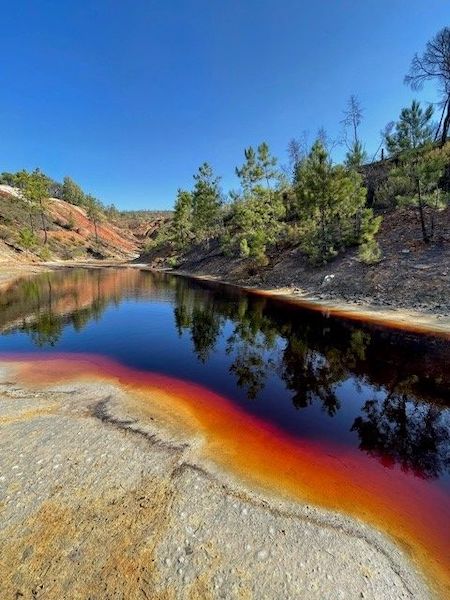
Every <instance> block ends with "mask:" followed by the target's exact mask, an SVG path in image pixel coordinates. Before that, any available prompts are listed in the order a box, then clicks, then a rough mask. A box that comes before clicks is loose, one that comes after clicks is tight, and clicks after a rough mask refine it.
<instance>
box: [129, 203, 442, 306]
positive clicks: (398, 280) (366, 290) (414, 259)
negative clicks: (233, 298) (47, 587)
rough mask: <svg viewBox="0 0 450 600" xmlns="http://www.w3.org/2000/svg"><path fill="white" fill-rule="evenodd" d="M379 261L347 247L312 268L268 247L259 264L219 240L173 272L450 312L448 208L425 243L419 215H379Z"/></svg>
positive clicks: (163, 260) (163, 257) (161, 262)
mask: <svg viewBox="0 0 450 600" xmlns="http://www.w3.org/2000/svg"><path fill="white" fill-rule="evenodd" d="M378 243H379V244H380V248H381V251H382V255H383V258H382V260H381V261H380V262H379V263H378V264H375V265H365V264H363V263H362V262H361V261H360V260H359V259H358V254H357V250H356V249H350V250H349V251H347V252H346V253H344V254H343V255H342V256H339V257H337V258H336V259H335V260H333V261H331V262H330V263H328V264H327V265H324V266H322V267H312V266H310V265H309V264H308V262H307V260H306V259H305V257H304V255H303V254H302V252H301V251H300V249H299V248H297V247H292V246H290V247H284V248H278V249H272V251H271V252H270V253H269V265H268V266H267V267H257V266H255V264H254V263H252V261H251V260H249V259H242V258H229V257H226V256H224V255H223V254H222V252H221V251H220V247H219V244H218V242H217V241H212V242H211V243H209V244H203V245H198V246H196V247H195V248H194V249H193V250H191V251H190V252H188V253H187V254H185V255H183V256H177V270H181V271H183V272H189V273H192V274H195V275H206V276H214V277H217V278H219V279H222V280H226V281H229V282H232V283H236V284H240V285H248V286H253V287H262V288H268V289H274V288H289V291H290V292H291V293H292V292H294V293H298V294H299V295H300V294H301V295H303V294H310V295H313V296H314V297H316V298H318V299H321V300H328V299H333V300H334V299H335V300H340V301H344V302H346V303H362V304H368V305H373V306H383V307H395V308H407V309H416V310H419V311H422V312H433V313H439V314H441V315H449V314H450V209H449V208H448V209H447V210H445V211H444V212H443V213H441V214H440V215H439V223H438V225H437V229H436V235H435V241H434V243H431V244H428V245H427V244H424V243H423V241H422V239H421V233H420V225H419V222H418V217H417V213H416V211H414V210H411V209H409V210H408V209H397V210H395V211H386V212H385V213H384V214H383V223H382V226H381V229H380V233H379V235H378ZM167 251H168V248H167V247H165V248H163V249H162V251H161V250H160V251H159V252H158V251H154V252H151V253H147V254H144V255H142V256H141V257H140V258H139V259H138V261H139V262H147V263H148V264H150V265H151V266H153V267H156V268H160V267H164V266H169V265H170V264H171V263H170V262H168V260H167V258H168V257H167Z"/></svg>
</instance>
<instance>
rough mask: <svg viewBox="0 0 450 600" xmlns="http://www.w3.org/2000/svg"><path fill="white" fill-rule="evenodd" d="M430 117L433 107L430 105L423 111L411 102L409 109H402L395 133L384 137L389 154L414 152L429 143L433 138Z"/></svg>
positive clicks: (416, 102)
mask: <svg viewBox="0 0 450 600" xmlns="http://www.w3.org/2000/svg"><path fill="white" fill-rule="evenodd" d="M432 117H433V107H432V106H431V105H430V106H428V107H427V108H426V109H425V110H423V109H422V108H421V106H420V102H418V101H417V100H413V102H412V104H411V107H409V108H403V109H402V111H401V113H400V118H399V120H398V122H397V123H396V124H395V132H394V133H392V134H387V135H386V146H387V149H388V152H389V154H390V155H391V156H392V155H396V154H399V153H401V152H405V151H408V150H415V149H416V148H420V147H421V146H423V145H424V144H427V143H428V142H430V141H431V140H432V136H433V128H432V124H431V119H432Z"/></svg>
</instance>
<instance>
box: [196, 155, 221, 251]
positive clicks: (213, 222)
mask: <svg viewBox="0 0 450 600" xmlns="http://www.w3.org/2000/svg"><path fill="white" fill-rule="evenodd" d="M194 179H195V185H194V190H193V192H192V231H193V233H194V235H195V238H196V239H197V241H202V240H205V239H208V238H210V237H212V236H213V235H215V234H216V233H217V230H218V227H219V224H220V216H221V215H220V213H221V207H222V199H221V194H220V188H219V181H220V178H219V177H216V176H215V175H214V172H213V170H212V168H211V167H210V165H209V164H208V163H206V162H205V163H203V164H202V165H201V167H199V169H198V173H197V174H196V175H194Z"/></svg>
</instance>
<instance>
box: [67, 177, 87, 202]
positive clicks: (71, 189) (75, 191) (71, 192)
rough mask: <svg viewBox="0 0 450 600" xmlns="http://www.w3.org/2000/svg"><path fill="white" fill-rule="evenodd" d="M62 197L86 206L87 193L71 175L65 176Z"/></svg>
mask: <svg viewBox="0 0 450 600" xmlns="http://www.w3.org/2000/svg"><path fill="white" fill-rule="evenodd" d="M62 199H63V200H65V201H66V202H69V203H70V204H75V206H86V204H87V202H86V195H85V193H84V192H83V190H82V189H81V188H80V186H79V185H78V184H76V183H75V181H74V180H73V179H71V178H70V177H64V180H63V185H62Z"/></svg>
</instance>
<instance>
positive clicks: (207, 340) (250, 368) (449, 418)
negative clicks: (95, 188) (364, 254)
mask: <svg viewBox="0 0 450 600" xmlns="http://www.w3.org/2000/svg"><path fill="white" fill-rule="evenodd" d="M161 302H162V303H164V304H165V305H168V306H169V307H171V308H170V310H172V312H173V314H172V324H171V325H170V324H169V325H167V326H166V329H165V330H159V329H158V327H157V325H158V318H159V317H158V315H157V314H156V307H157V306H158V305H159V303H161ZM138 305H139V306H142V305H144V306H145V308H146V311H147V312H146V313H145V321H144V320H142V317H141V313H140V312H138V308H137V307H138ZM125 307H126V312H124V311H125ZM109 309H111V310H112V309H114V312H113V313H112V312H111V311H110V310H109ZM105 313H108V318H109V319H110V320H111V323H112V324H113V325H112V327H114V323H120V322H122V321H123V320H124V319H127V320H129V323H130V325H129V336H130V337H129V341H127V339H124V340H122V346H123V345H125V346H126V344H127V343H128V344H129V346H128V347H126V348H125V349H126V351H127V354H126V355H127V357H129V360H130V361H131V362H133V361H134V362H135V363H136V366H139V367H140V368H142V363H141V362H139V361H142V360H143V358H142V354H143V352H144V349H148V348H153V347H154V346H155V343H156V344H161V345H163V344H166V345H167V344H170V365H169V366H167V367H165V366H163V367H161V365H160V364H157V363H156V362H155V361H156V358H155V354H154V353H148V354H146V356H145V360H146V361H147V362H146V363H145V368H149V369H154V370H158V369H159V370H161V369H164V368H167V369H169V368H170V369H172V373H173V374H179V375H180V376H186V370H184V371H183V368H184V369H186V368H188V367H186V366H184V367H183V366H182V364H185V363H186V360H187V359H186V357H188V356H191V357H192V355H194V356H195V359H192V360H194V361H197V365H198V367H196V368H195V369H194V368H192V369H191V371H189V372H188V376H189V377H192V378H193V379H196V380H198V381H199V382H201V383H204V384H208V385H214V384H215V385H217V387H218V388H219V387H220V388H221V389H222V388H223V389H226V390H227V393H228V395H231V396H232V397H235V399H236V401H239V398H240V396H239V394H241V395H243V396H245V397H246V398H247V404H248V407H247V409H248V410H250V411H259V413H258V414H260V415H262V416H263V417H264V418H270V419H272V420H274V421H276V422H277V423H278V424H281V425H282V426H283V427H286V429H288V430H289V432H290V433H292V432H294V433H295V434H296V435H300V436H310V437H314V435H318V431H319V430H320V431H324V430H326V431H327V435H329V436H335V437H336V438H338V437H339V435H341V433H342V431H344V432H346V433H345V435H346V437H345V443H353V444H355V445H356V446H357V447H359V449H360V450H361V451H364V452H366V453H367V454H369V455H370V456H373V457H375V458H376V459H378V460H380V461H381V462H382V463H383V464H384V465H385V466H386V467H394V466H396V465H397V466H399V467H400V468H401V469H402V470H404V471H408V472H411V473H414V474H416V475H418V476H420V477H423V478H439V477H442V476H443V475H444V474H446V473H448V472H449V471H450V415H449V409H448V407H449V404H450V399H449V389H450V374H449V372H448V365H449V364H450V348H449V343H448V342H446V341H444V340H442V339H439V338H436V337H425V336H417V335H413V334H407V333H401V332H398V331H397V332H394V331H389V330H386V329H383V328H380V327H369V326H362V325H361V324H355V323H351V322H348V321H347V322H346V321H344V320H340V319H336V318H327V317H325V316H323V315H320V314H318V313H311V312H308V311H303V310H298V309H296V308H293V307H290V306H289V305H286V304H283V303H281V302H276V301H272V300H268V299H264V298H258V297H255V296H251V295H247V294H243V293H239V292H238V291H234V290H231V289H229V288H224V287H215V286H212V285H211V284H206V283H198V282H197V283H194V282H190V281H188V280H186V279H183V278H178V277H173V276H169V275H163V274H155V273H148V272H141V271H138V270H136V269H122V270H118V269H97V270H84V269H75V270H70V271H66V270H64V271H57V272H53V273H48V274H45V275H41V276H38V277H35V278H33V279H24V280H21V281H19V282H17V283H15V284H14V285H11V286H10V287H9V289H7V290H6V291H5V292H3V293H2V295H1V297H0V330H1V331H2V333H3V337H2V338H1V339H0V350H2V351H8V350H11V349H17V348H18V349H19V350H26V349H28V346H27V344H26V342H22V341H20V340H22V338H20V339H19V338H17V336H24V335H25V336H26V338H27V339H28V340H29V341H31V343H32V344H33V345H34V347H35V348H36V349H47V350H48V349H52V348H55V349H57V348H60V349H64V350H65V351H67V350H69V351H71V350H73V349H74V347H75V346H74V345H73V344H74V342H73V341H72V342H71V341H70V340H69V339H68V338H67V339H66V337H65V336H66V332H67V331H68V329H70V330H71V332H72V336H77V337H78V340H79V341H78V344H79V345H80V344H81V346H82V347H83V343H84V342H83V340H85V338H83V335H85V330H86V329H88V325H89V326H92V325H93V324H95V322H97V323H100V322H101V321H102V319H103V318H104V316H105ZM108 327H109V329H108V331H109V333H108V335H106V333H105V330H102V329H100V328H98V329H96V330H95V331H94V334H93V333H92V332H91V334H90V335H91V338H89V339H92V336H94V337H95V339H96V344H97V348H99V351H101V352H104V353H109V354H111V353H112V354H114V352H115V347H114V346H113V345H112V342H111V337H110V330H111V326H110V325H109V326H108ZM170 328H172V331H170ZM171 334H175V335H176V338H174V340H173V341H171V340H172V338H170V335H171ZM86 335H87V333H86ZM16 338H17V339H16ZM71 339H73V338H71ZM86 339H87V338H86ZM176 339H178V340H179V341H178V342H177V341H176ZM8 340H13V341H14V340H15V341H14V343H13V342H11V343H9V342H8ZM14 344H15V345H14ZM71 344H72V345H71ZM182 352H184V353H185V354H182ZM189 353H190V354H189ZM178 355H180V356H181V358H179V359H177V358H176V357H177V356H178ZM183 357H184V358H183ZM117 358H118V359H123V356H122V355H121V356H118V357H117ZM152 361H153V362H152ZM183 361H184V363H183ZM230 380H231V381H232V382H233V385H234V388H232V387H230V386H231V384H230ZM212 382H213V383H212ZM234 389H235V390H236V391H235V392H234V391H233V390H234ZM248 400H251V401H252V402H248ZM287 402H289V403H290V405H291V406H292V410H291V411H290V412H289V411H287V409H286V403H287ZM317 411H319V413H318V412H317ZM302 415H303V416H302ZM318 415H319V416H318ZM320 415H321V416H320ZM324 420H326V425H324ZM327 428H328V429H327ZM340 431H341V433H340ZM341 437H342V436H341ZM339 439H340V438H339ZM343 439H344V438H343ZM352 440H354V442H353V441H352Z"/></svg>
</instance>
